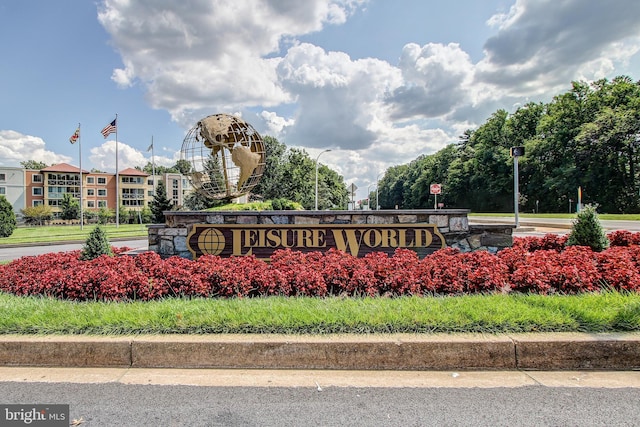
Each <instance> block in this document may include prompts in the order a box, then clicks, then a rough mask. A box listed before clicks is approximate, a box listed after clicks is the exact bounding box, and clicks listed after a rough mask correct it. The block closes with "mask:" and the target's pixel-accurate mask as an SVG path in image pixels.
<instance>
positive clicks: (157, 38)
mask: <svg viewBox="0 0 640 427" xmlns="http://www.w3.org/2000/svg"><path fill="white" fill-rule="evenodd" d="M362 3H364V0H359V1H356V0H307V1H304V2H300V1H280V0H273V1H260V2H255V1H250V0H227V1H215V2H214V1H209V0H192V1H181V2H175V1H173V0H138V1H135V2H130V1H125V0H106V1H105V3H104V5H103V6H102V7H101V8H100V11H99V14H98V19H99V20H100V22H101V23H102V25H103V26H104V27H105V29H106V30H107V31H108V32H109V33H110V35H111V37H112V40H113V43H114V45H115V47H116V49H117V50H118V52H119V53H120V55H121V57H122V60H123V63H124V68H123V69H116V70H114V72H113V79H114V81H116V82H117V83H118V84H119V85H121V86H128V85H131V84H133V83H134V82H135V81H139V82H141V84H143V85H144V86H145V87H146V88H147V90H148V99H149V102H150V103H151V105H152V107H154V108H161V109H166V110H167V111H169V112H170V113H171V115H172V117H173V118H174V119H175V120H176V121H178V122H180V123H182V124H183V125H184V126H185V127H188V126H189V125H190V124H192V123H193V122H194V121H195V120H197V119H199V118H201V116H202V115H203V114H204V115H208V114H213V113H218V112H229V111H231V110H237V109H243V108H246V107H249V106H263V107H268V106H273V105H278V104H280V103H282V102H287V101H289V95H288V94H287V93H286V92H284V91H283V90H282V89H281V88H280V86H279V84H278V82H277V79H276V75H275V68H276V66H277V64H278V59H274V58H269V56H270V55H273V54H276V53H278V52H279V50H280V47H281V43H282V42H283V41H285V40H288V39H289V38H291V37H295V36H298V35H302V34H307V33H310V32H315V31H319V30H321V29H322V27H323V26H324V25H325V24H327V23H333V24H339V23H343V22H344V21H345V20H346V19H347V17H348V16H349V15H350V14H351V13H353V12H354V11H355V10H357V9H358V7H360V5H361V4H362Z"/></svg>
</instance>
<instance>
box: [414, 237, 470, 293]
mask: <svg viewBox="0 0 640 427" xmlns="http://www.w3.org/2000/svg"><path fill="white" fill-rule="evenodd" d="M459 255H460V251H459V250H458V249H453V248H445V249H441V250H439V251H436V252H435V253H433V254H431V255H429V256H427V257H425V258H423V259H422V260H421V261H420V262H419V264H418V266H417V269H416V272H415V274H416V277H417V279H418V284H419V285H420V290H421V293H423V294H430V293H438V294H440V293H445V294H459V293H462V292H463V291H464V284H463V283H462V282H461V281H460V278H459V277H458V273H459V272H460V271H461V270H462V269H463V268H464V267H463V265H462V258H461V257H460V256H459Z"/></svg>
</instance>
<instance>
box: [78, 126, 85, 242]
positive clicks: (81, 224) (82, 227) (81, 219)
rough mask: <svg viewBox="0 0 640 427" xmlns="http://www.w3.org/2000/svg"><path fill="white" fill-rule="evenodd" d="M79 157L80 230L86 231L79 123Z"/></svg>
mask: <svg viewBox="0 0 640 427" xmlns="http://www.w3.org/2000/svg"><path fill="white" fill-rule="evenodd" d="M78 131H79V132H78V157H79V158H80V230H84V213H83V208H82V203H83V201H82V192H83V190H82V181H83V180H84V176H83V175H82V132H80V123H78Z"/></svg>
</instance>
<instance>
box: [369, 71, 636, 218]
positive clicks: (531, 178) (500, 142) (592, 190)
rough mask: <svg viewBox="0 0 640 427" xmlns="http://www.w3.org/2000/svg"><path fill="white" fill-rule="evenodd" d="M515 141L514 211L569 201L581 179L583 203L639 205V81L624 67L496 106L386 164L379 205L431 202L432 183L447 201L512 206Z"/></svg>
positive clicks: (565, 207) (614, 209)
mask: <svg viewBox="0 0 640 427" xmlns="http://www.w3.org/2000/svg"><path fill="white" fill-rule="evenodd" d="M514 146H522V147H524V148H525V155H524V156H522V157H519V161H518V171H519V193H520V194H519V209H520V210H521V211H529V212H532V211H540V212H567V211H575V204H576V203H577V199H578V188H580V189H581V195H582V203H583V204H586V203H590V204H597V205H598V206H599V210H600V211H602V212H606V213H637V212H640V182H639V179H640V176H639V174H640V171H639V168H638V166H637V165H638V160H639V159H638V156H639V148H640V82H634V81H633V80H632V79H631V78H629V77H627V76H618V77H616V78H614V79H612V80H607V79H602V80H598V81H595V82H593V83H591V84H589V83H586V82H581V81H574V82H572V86H571V89H570V90H568V91H567V92H565V93H562V94H559V95H556V96H555V97H554V98H553V99H552V101H551V102H549V103H533V102H531V103H528V104H526V105H524V106H522V107H520V108H518V109H517V110H516V111H515V112H514V113H513V114H509V113H507V111H505V110H503V109H500V110H497V111H496V112H495V113H493V114H492V115H491V116H490V117H489V118H488V119H487V121H486V122H485V123H484V124H482V125H481V126H480V127H478V128H477V129H475V130H467V131H465V132H464V134H463V135H462V136H461V137H460V138H459V141H458V142H456V143H454V144H450V145H448V146H446V147H445V148H443V149H441V150H440V151H438V152H436V153H434V154H430V155H423V156H420V157H418V158H416V159H415V160H413V161H412V162H410V163H409V164H404V165H399V166H394V167H391V168H389V169H388V170H387V171H386V172H385V175H384V177H383V178H382V179H381V181H380V182H379V189H378V194H379V197H380V205H381V207H382V208H394V207H396V206H398V207H400V208H405V209H409V208H414V209H415V208H431V207H433V205H434V196H433V195H431V194H429V187H430V184H432V183H438V184H441V185H442V195H440V196H438V201H439V202H440V201H442V202H444V203H445V206H446V207H449V208H465V209H470V210H472V211H474V212H513V210H514V194H513V192H514V170H513V158H512V157H511V155H510V149H511V147H514ZM370 196H371V198H372V199H373V200H375V196H376V194H375V193H372V194H371V195H370ZM374 205H375V204H374Z"/></svg>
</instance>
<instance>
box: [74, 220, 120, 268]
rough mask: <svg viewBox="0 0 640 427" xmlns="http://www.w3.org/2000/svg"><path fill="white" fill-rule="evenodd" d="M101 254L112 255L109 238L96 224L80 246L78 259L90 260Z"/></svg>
mask: <svg viewBox="0 0 640 427" xmlns="http://www.w3.org/2000/svg"><path fill="white" fill-rule="evenodd" d="M101 255H109V256H111V255H113V251H112V250H111V244H110V243H109V239H108V238H107V233H105V231H104V230H103V229H102V228H100V226H96V227H95V228H94V229H93V230H91V233H89V237H88V238H87V241H86V242H85V244H84V246H83V247H82V253H81V255H80V259H81V260H84V261H88V260H92V259H95V258H98V257H99V256H101Z"/></svg>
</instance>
